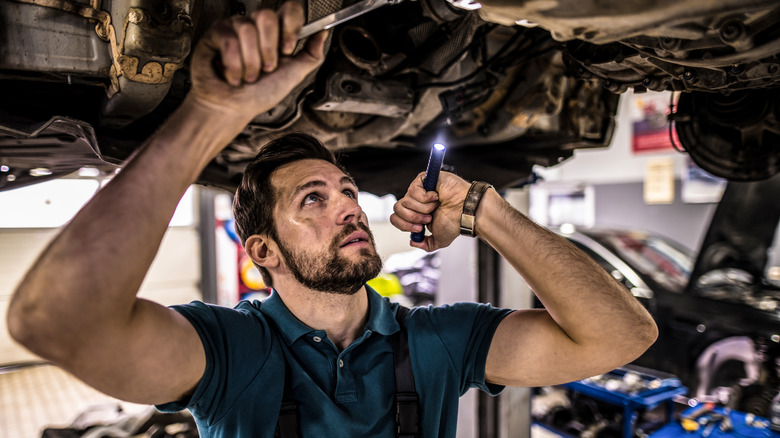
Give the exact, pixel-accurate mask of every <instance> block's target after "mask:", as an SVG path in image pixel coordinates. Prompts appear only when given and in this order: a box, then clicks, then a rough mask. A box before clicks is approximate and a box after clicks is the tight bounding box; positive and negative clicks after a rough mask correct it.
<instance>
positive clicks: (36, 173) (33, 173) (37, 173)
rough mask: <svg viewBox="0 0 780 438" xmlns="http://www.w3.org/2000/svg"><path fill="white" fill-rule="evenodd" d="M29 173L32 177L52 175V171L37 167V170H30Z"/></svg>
mask: <svg viewBox="0 0 780 438" xmlns="http://www.w3.org/2000/svg"><path fill="white" fill-rule="evenodd" d="M29 173H30V176H49V175H51V170H49V169H47V168H45V167H36V168H35V169H30V171H29Z"/></svg>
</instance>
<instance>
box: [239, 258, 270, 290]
mask: <svg viewBox="0 0 780 438" xmlns="http://www.w3.org/2000/svg"><path fill="white" fill-rule="evenodd" d="M240 272H241V281H243V282H244V284H245V285H246V286H247V287H248V288H250V289H253V290H262V289H265V283H263V276H262V275H260V271H258V270H257V267H256V266H255V264H254V263H252V259H250V258H249V257H244V258H243V259H241V271H240Z"/></svg>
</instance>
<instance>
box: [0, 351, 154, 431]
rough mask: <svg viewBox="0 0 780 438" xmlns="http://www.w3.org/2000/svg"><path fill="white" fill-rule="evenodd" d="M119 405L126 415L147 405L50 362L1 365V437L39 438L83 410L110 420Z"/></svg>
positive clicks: (70, 420)
mask: <svg viewBox="0 0 780 438" xmlns="http://www.w3.org/2000/svg"><path fill="white" fill-rule="evenodd" d="M120 408H121V409H122V411H121V412H123V413H125V414H127V413H139V412H142V411H145V410H147V409H148V406H144V405H136V404H132V403H126V402H120V401H119V400H117V399H114V398H112V397H109V396H107V395H105V394H102V393H100V392H98V391H96V390H94V389H92V388H90V387H89V386H87V385H85V384H84V383H81V382H80V381H79V380H77V379H76V378H75V377H73V376H71V375H70V374H68V373H66V372H65V371H63V370H61V369H60V368H57V367H55V366H52V365H46V364H39V365H30V366H24V367H14V368H5V369H2V368H0V438H39V437H40V436H41V433H42V432H43V429H45V428H46V427H58V428H62V427H67V426H69V425H71V424H72V423H73V421H74V420H76V419H77V417H79V415H80V414H82V413H84V412H90V413H91V414H90V416H91V417H92V418H95V417H99V418H105V419H109V418H110V417H111V416H115V418H116V417H118V416H119V415H120V414H121V412H119V411H118V410H119V409H120ZM82 418H83V417H82Z"/></svg>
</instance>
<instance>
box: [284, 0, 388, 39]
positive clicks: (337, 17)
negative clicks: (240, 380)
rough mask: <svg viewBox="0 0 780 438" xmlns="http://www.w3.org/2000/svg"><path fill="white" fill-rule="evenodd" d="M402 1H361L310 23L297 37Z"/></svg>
mask: <svg viewBox="0 0 780 438" xmlns="http://www.w3.org/2000/svg"><path fill="white" fill-rule="evenodd" d="M402 1H403V0H361V1H359V2H357V3H355V4H354V5H351V6H347V7H346V8H344V9H341V10H339V11H336V12H334V13H332V14H328V15H326V16H324V17H322V18H319V19H317V20H314V21H312V22H311V23H308V24H306V25H305V26H303V28H301V34H300V35H299V36H298V39H299V40H302V39H304V38H308V37H310V36H312V35H314V34H315V33H317V32H320V31H323V30H328V29H330V28H332V27H334V26H338V25H339V24H341V23H344V22H345V21H349V20H352V19H353V18H356V17H359V16H361V15H363V14H365V13H366V12H370V11H373V10H374V9H377V8H379V7H382V6H384V5H394V4H398V3H401V2H402Z"/></svg>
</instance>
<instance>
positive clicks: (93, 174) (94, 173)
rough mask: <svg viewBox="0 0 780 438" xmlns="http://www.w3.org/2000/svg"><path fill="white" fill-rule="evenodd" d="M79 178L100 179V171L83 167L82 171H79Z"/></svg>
mask: <svg viewBox="0 0 780 438" xmlns="http://www.w3.org/2000/svg"><path fill="white" fill-rule="evenodd" d="M79 176H83V177H98V176H100V170H99V169H96V168H94V167H82V168H81V169H79Z"/></svg>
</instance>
